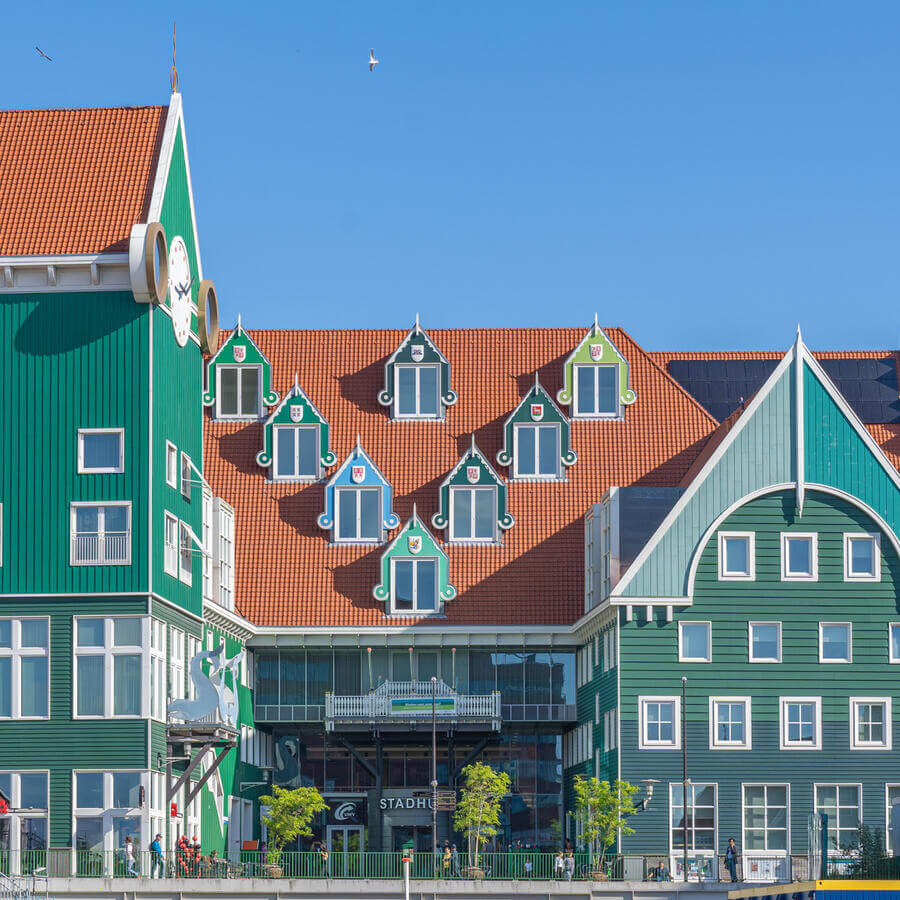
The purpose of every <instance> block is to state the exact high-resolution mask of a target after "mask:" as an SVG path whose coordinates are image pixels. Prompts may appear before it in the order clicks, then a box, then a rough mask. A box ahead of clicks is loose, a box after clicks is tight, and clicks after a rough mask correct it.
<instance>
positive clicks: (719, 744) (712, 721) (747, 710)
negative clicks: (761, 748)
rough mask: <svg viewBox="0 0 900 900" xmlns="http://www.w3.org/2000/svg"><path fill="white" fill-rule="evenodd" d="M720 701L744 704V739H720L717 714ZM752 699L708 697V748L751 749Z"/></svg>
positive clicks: (746, 697)
mask: <svg viewBox="0 0 900 900" xmlns="http://www.w3.org/2000/svg"><path fill="white" fill-rule="evenodd" d="M720 703H742V704H743V705H744V740H742V741H720V740H719V716H718V706H719V704H720ZM752 706H753V701H752V698H751V697H748V696H743V697H724V696H717V697H710V698H709V749H710V750H752V749H753V712H752Z"/></svg>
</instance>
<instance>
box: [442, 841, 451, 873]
mask: <svg viewBox="0 0 900 900" xmlns="http://www.w3.org/2000/svg"><path fill="white" fill-rule="evenodd" d="M452 865H453V851H452V850H451V849H450V845H449V844H448V843H447V842H446V841H444V854H443V856H442V857H441V877H442V878H449V877H450V867H451V866H452Z"/></svg>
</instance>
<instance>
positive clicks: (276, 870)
mask: <svg viewBox="0 0 900 900" xmlns="http://www.w3.org/2000/svg"><path fill="white" fill-rule="evenodd" d="M262 870H263V874H264V875H265V876H266V878H281V876H282V875H284V869H282V868H281V866H276V865H275V864H274V863H266V864H265V865H264V866H263V867H262Z"/></svg>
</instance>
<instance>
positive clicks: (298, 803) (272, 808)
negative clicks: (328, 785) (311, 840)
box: [259, 785, 329, 865]
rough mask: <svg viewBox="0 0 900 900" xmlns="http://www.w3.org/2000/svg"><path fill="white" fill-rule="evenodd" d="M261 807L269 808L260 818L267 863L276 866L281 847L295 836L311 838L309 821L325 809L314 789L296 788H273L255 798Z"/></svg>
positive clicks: (276, 786) (326, 806) (324, 803)
mask: <svg viewBox="0 0 900 900" xmlns="http://www.w3.org/2000/svg"><path fill="white" fill-rule="evenodd" d="M259 802H260V803H261V804H262V805H263V806H268V807H269V814H268V815H267V816H263V819H262V822H263V825H265V826H266V829H267V832H268V841H269V855H268V862H269V863H271V864H272V865H277V864H278V862H279V860H280V859H281V851H282V850H283V849H284V846H285V844H289V843H291V841H295V840H296V839H297V838H298V837H301V836H302V837H312V829H311V828H310V827H309V824H310V822H312V820H313V819H314V818H315V817H316V816H318V815H319V814H320V813H322V812H324V811H325V810H326V809H328V808H329V806H328V804H327V803H326V802H325V801H324V800H323V799H322V795H321V794H320V793H319V791H318V790H317V789H316V788H314V787H300V788H295V789H294V790H288V789H287V788H282V787H278V785H273V787H272V794H266V795H265V796H263V797H260V798H259Z"/></svg>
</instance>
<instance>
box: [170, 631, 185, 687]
mask: <svg viewBox="0 0 900 900" xmlns="http://www.w3.org/2000/svg"><path fill="white" fill-rule="evenodd" d="M184 696H185V687H184V632H183V631H182V630H181V629H180V628H176V627H175V626H174V625H172V626H171V627H170V628H169V697H170V698H171V699H172V700H181V699H183V698H184Z"/></svg>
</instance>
